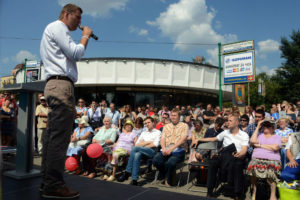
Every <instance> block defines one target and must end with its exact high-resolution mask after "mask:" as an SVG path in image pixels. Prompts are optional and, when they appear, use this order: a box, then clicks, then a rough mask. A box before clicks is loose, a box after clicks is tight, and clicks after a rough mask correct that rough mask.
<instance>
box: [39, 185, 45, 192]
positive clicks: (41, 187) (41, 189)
mask: <svg viewBox="0 0 300 200" xmlns="http://www.w3.org/2000/svg"><path fill="white" fill-rule="evenodd" d="M39 191H40V192H43V191H44V183H41V185H40V188H39Z"/></svg>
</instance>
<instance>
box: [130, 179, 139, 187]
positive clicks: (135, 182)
mask: <svg viewBox="0 0 300 200" xmlns="http://www.w3.org/2000/svg"><path fill="white" fill-rule="evenodd" d="M130 185H135V186H138V182H137V180H132V181H131V183H130Z"/></svg>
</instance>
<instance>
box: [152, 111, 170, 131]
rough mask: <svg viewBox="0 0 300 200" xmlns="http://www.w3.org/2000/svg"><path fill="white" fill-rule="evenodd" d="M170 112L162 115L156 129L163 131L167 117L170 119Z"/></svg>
mask: <svg viewBox="0 0 300 200" xmlns="http://www.w3.org/2000/svg"><path fill="white" fill-rule="evenodd" d="M169 116H170V115H169V113H167V112H164V113H163V114H162V117H161V121H160V122H159V123H157V124H156V127H155V128H156V129H157V130H160V131H162V128H163V127H164V126H165V121H166V119H169Z"/></svg>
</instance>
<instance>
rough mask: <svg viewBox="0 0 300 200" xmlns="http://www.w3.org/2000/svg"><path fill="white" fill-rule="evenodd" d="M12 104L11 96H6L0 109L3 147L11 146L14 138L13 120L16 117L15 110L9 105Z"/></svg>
mask: <svg viewBox="0 0 300 200" xmlns="http://www.w3.org/2000/svg"><path fill="white" fill-rule="evenodd" d="M10 104H11V100H10V96H8V95H7V96H6V97H5V100H4V101H3V103H2V107H1V108H0V114H1V119H2V123H1V138H2V139H1V140H2V145H3V146H10V145H11V141H12V138H13V135H12V133H13V129H14V126H13V119H14V117H15V112H14V109H13V108H11V107H10V106H9V105H10Z"/></svg>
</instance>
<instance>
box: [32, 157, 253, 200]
mask: <svg viewBox="0 0 300 200" xmlns="http://www.w3.org/2000/svg"><path fill="white" fill-rule="evenodd" d="M34 165H36V166H40V165H41V157H35V158H34ZM141 171H143V170H141ZM178 173H179V169H178V170H177V180H176V181H178V178H179V176H178ZM97 175H98V176H97V177H96V178H95V180H99V181H103V180H101V178H102V177H103V175H102V173H98V174H97ZM73 176H77V175H73ZM154 176H155V173H154V172H152V173H149V174H147V175H145V174H144V175H141V177H140V179H139V182H140V184H141V185H142V186H141V187H144V188H157V189H159V190H162V191H169V192H176V193H181V194H189V195H196V196H201V197H205V196H206V191H207V189H206V187H205V186H203V187H199V186H193V187H191V186H192V182H191V181H190V182H189V183H188V184H187V176H188V166H187V165H185V167H184V168H183V173H182V179H181V183H180V186H179V187H165V186H163V185H162V184H161V183H160V181H157V182H156V183H153V179H154ZM85 178H86V177H85ZM115 183H118V184H126V185H128V184H129V183H130V180H128V181H125V182H123V183H119V182H117V181H115ZM190 187H191V188H190ZM188 188H190V189H192V190H200V191H189V190H188ZM217 198H218V199H231V198H230V197H228V196H224V195H222V194H220V195H219V196H218V197H217ZM246 199H251V198H250V192H249V189H248V191H247V193H246Z"/></svg>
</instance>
